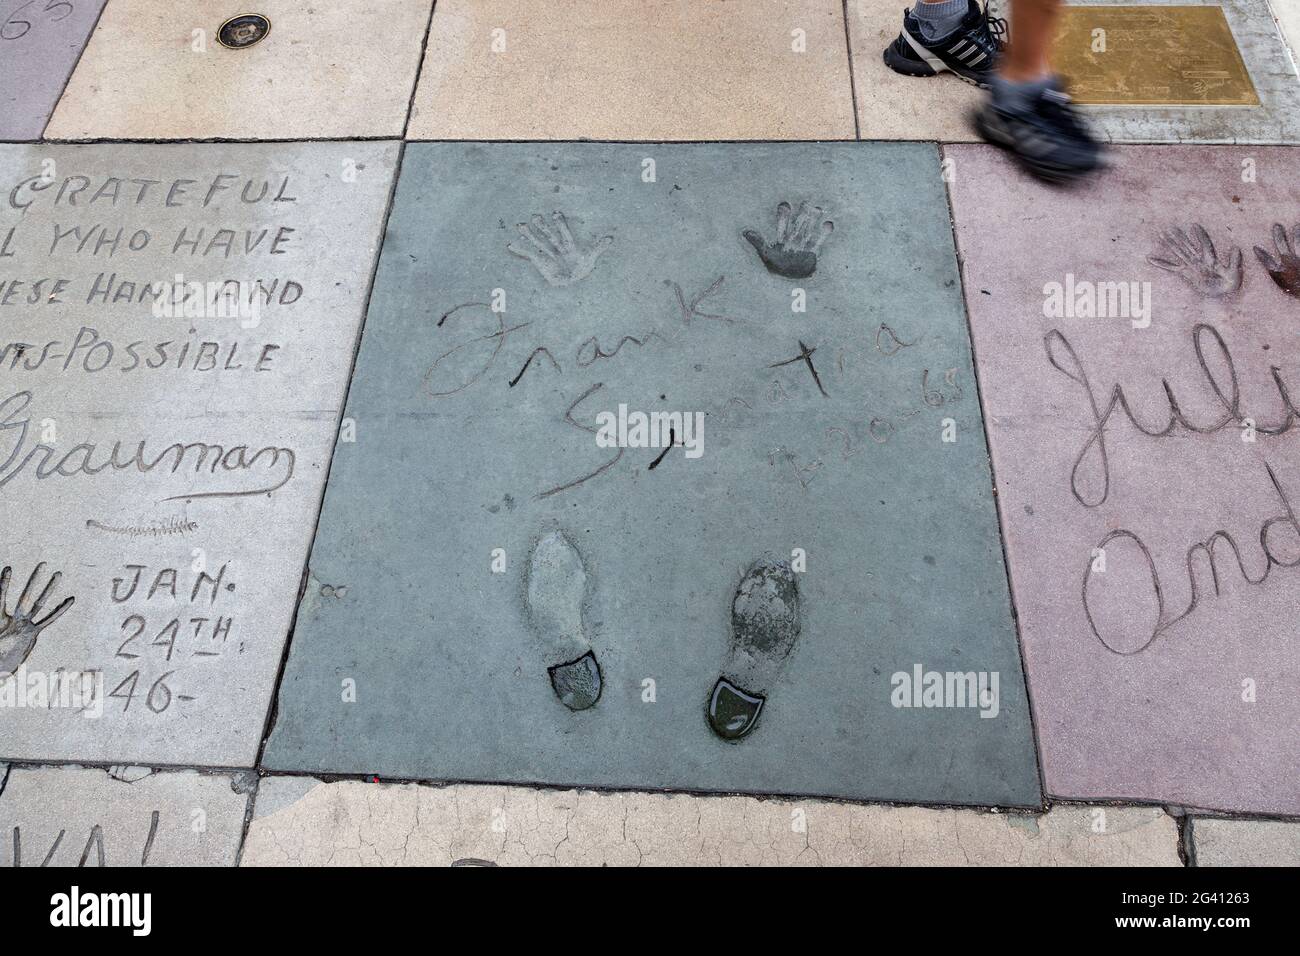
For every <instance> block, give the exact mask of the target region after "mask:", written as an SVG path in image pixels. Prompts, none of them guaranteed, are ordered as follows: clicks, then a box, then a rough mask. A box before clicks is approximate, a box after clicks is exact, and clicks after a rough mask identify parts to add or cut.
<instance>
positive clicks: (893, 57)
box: [885, 0, 1007, 89]
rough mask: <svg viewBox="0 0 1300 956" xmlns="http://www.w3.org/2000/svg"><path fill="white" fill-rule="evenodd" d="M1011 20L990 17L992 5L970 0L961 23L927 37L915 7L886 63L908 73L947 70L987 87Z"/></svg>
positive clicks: (887, 51)
mask: <svg viewBox="0 0 1300 956" xmlns="http://www.w3.org/2000/svg"><path fill="white" fill-rule="evenodd" d="M1006 33H1007V21H1006V20H1004V19H1002V18H1001V17H993V16H989V9H988V6H987V5H985V6H984V7H982V8H981V7H980V5H979V4H978V3H977V2H976V0H970V10H969V11H968V12H967V14H966V19H964V20H962V22H961V25H960V26H958V27H957V29H956V30H954V31H953V32H952V33H950V34H948V36H946V37H939V38H938V39H934V40H927V39H926V38H925V36H924V35H923V34H922V33H921V23H920V21H919V20H917V18H916V17H915V16H914V15H913V14H912V11H911V10H905V11H904V12H903V32H902V33H900V34H899V35H898V39H896V40H895V41H894V42H893V43H891V44H890V45H889V46H887V47H886V48H885V63H886V65H888V67H889V68H890V69H891V70H893V71H894V72H896V73H902V74H904V75H906V76H935V75H936V74H938V73H942V72H943V71H944V70H947V71H949V72H950V73H955V74H956V75H957V76H959V77H961V78H962V79H963V80H965V81H966V82H967V83H972V84H974V85H975V86H978V87H981V88H984V89H987V88H988V85H989V78H990V77H991V76H992V75H993V68H994V66H995V65H996V62H997V58H998V54H1000V53H1001V52H1002V46H1003V43H1004V42H1005V37H1006Z"/></svg>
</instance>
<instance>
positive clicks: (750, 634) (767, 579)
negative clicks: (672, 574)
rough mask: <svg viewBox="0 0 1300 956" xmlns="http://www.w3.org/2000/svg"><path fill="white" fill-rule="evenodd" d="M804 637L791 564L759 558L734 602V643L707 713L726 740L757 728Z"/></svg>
mask: <svg viewBox="0 0 1300 956" xmlns="http://www.w3.org/2000/svg"><path fill="white" fill-rule="evenodd" d="M798 637H799V586H798V584H797V583H796V582H795V572H794V570H793V569H792V568H791V567H790V565H789V563H788V562H785V561H777V560H775V559H773V558H768V557H764V558H760V559H759V560H758V561H755V562H754V563H753V564H752V565H750V567H749V570H748V571H746V572H745V576H744V577H743V578H741V581H740V586H739V587H738V588H737V589H736V594H735V597H734V598H732V601H731V643H730V646H729V647H728V651H727V659H726V662H725V663H724V664H723V667H722V676H720V677H719V678H718V681H717V683H716V684H714V685H713V691H712V692H711V693H710V694H709V701H708V704H707V706H706V708H705V714H706V717H707V718H708V721H709V726H710V727H711V728H713V732H714V733H716V734H717V735H718V736H719V737H721V738H722V739H723V740H727V741H732V742H734V741H738V740H740V739H741V738H742V737H745V736H746V735H748V734H750V733H751V732H752V731H753V730H754V727H755V726H756V725H757V724H758V718H759V715H760V714H761V713H762V710H763V705H764V704H765V703H766V702H767V694H768V692H769V690H770V688H771V686H772V684H773V683H774V682H775V680H776V678H777V676H778V675H779V674H780V672H781V669H782V667H783V666H784V665H785V661H786V658H788V657H789V656H790V652H791V651H792V650H794V642H795V639H796V638H798Z"/></svg>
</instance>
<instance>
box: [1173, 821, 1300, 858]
mask: <svg viewBox="0 0 1300 956" xmlns="http://www.w3.org/2000/svg"><path fill="white" fill-rule="evenodd" d="M1188 833H1189V835H1190V839H1191V844H1192V846H1191V849H1192V858H1193V859H1194V860H1195V861H1196V865H1197V866H1300V822H1291V823H1285V822H1282V821H1280V820H1221V819H1216V818H1214V817H1193V818H1192V820H1191V826H1190V827H1189V830H1188Z"/></svg>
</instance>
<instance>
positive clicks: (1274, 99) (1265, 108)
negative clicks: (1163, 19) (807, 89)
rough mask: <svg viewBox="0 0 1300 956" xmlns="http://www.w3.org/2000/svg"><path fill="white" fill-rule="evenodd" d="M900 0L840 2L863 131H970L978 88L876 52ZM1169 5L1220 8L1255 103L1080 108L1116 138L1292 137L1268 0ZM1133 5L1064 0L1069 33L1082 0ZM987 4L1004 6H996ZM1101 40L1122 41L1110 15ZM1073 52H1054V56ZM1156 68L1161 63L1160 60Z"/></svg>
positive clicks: (1104, 6)
mask: <svg viewBox="0 0 1300 956" xmlns="http://www.w3.org/2000/svg"><path fill="white" fill-rule="evenodd" d="M905 5H906V4H903V3H899V2H897V0H850V2H849V4H848V7H847V9H848V11H849V34H850V38H851V42H852V48H853V70H854V82H855V89H856V93H857V106H858V120H859V126H860V128H861V135H862V138H863V139H915V140H939V141H942V142H967V141H974V140H976V139H978V137H977V136H976V135H975V133H974V131H973V130H972V129H971V128H970V122H969V115H970V112H971V111H972V110H973V109H974V107H975V106H976V105H977V104H978V103H979V102H980V97H981V94H980V93H979V91H978V90H975V89H973V88H972V87H970V86H968V85H967V84H965V83H962V82H961V81H960V80H957V79H956V78H954V77H952V76H950V75H942V74H941V75H940V76H938V77H928V78H914V77H905V76H900V75H898V74H896V73H894V72H893V71H892V70H890V69H889V68H888V67H887V66H885V65H884V63H883V62H882V60H881V52H882V51H883V50H884V48H885V46H886V45H887V44H889V43H891V42H892V41H893V39H894V38H895V37H896V36H897V35H898V31H899V29H900V27H901V25H902V7H903V6H905ZM1176 5H1191V6H1213V7H1220V6H1221V7H1222V11H1223V15H1224V17H1225V18H1226V20H1227V23H1228V27H1229V28H1230V30H1231V32H1232V36H1233V38H1234V39H1235V41H1236V45H1237V47H1238V50H1239V52H1240V55H1241V59H1242V61H1243V62H1244V64H1245V67H1246V70H1247V72H1248V73H1249V78H1250V81H1251V84H1252V85H1253V87H1254V92H1255V94H1256V95H1257V97H1258V99H1259V104H1260V105H1259V106H1235V107H1233V106H1169V107H1161V106H1153V105H1142V106H1132V105H1129V106H1087V107H1084V108H1083V113H1084V115H1085V116H1086V117H1087V119H1088V120H1089V122H1090V123H1091V124H1092V125H1093V127H1094V129H1095V130H1096V131H1097V133H1098V135H1100V136H1102V137H1104V138H1106V139H1108V140H1110V141H1112V142H1116V143H1168V142H1188V143H1262V144H1268V143H1282V144H1287V143H1300V79H1297V75H1296V70H1295V66H1294V64H1293V62H1292V60H1291V58H1290V55H1289V53H1288V51H1287V49H1286V46H1285V44H1284V43H1283V42H1282V39H1281V36H1280V34H1279V33H1278V30H1277V25H1276V23H1275V22H1274V20H1273V17H1272V15H1271V13H1270V12H1269V8H1268V6H1267V3H1266V0H1225V2H1223V3H1221V4H1220V3H1217V2H1216V3H1208V2H1207V3H1196V2H1193V3H1191V4H1183V2H1182V0H1178V3H1176V4H1152V5H1150V6H1152V7H1156V8H1168V7H1170V6H1176ZM1133 6H1134V5H1133V4H1132V3H1131V2H1129V3H1126V2H1124V0H1113V2H1112V0H1101V2H1097V3H1092V4H1077V5H1071V11H1072V19H1071V21H1069V22H1072V23H1073V27H1072V29H1071V30H1070V31H1069V33H1070V35H1086V36H1088V37H1089V38H1091V36H1092V27H1090V26H1089V25H1088V24H1086V23H1084V22H1083V19H1084V13H1083V12H1082V11H1085V10H1087V9H1089V8H1092V7H1096V8H1097V9H1098V25H1100V24H1101V23H1102V22H1103V21H1106V18H1107V17H1108V16H1109V15H1111V12H1112V11H1113V9H1114V8H1115V7H1133ZM994 9H995V10H1000V9H1003V7H1001V6H1000V5H997V4H995V5H994ZM1107 22H1108V21H1107ZM1133 42H1138V41H1136V40H1135V41H1133ZM1107 43H1108V46H1109V48H1110V49H1112V50H1118V51H1123V50H1124V49H1125V48H1126V46H1127V45H1129V44H1127V43H1126V35H1125V34H1124V33H1123V31H1119V32H1118V33H1117V30H1116V27H1115V24H1113V23H1109V32H1108V34H1107ZM1077 59H1078V57H1071V56H1068V55H1066V53H1065V52H1062V53H1058V60H1067V61H1071V62H1073V61H1074V60H1077ZM1094 60H1095V62H1105V63H1106V64H1110V63H1112V62H1113V63H1114V68H1115V69H1116V70H1117V71H1120V72H1123V70H1124V64H1125V63H1126V62H1128V61H1126V60H1122V59H1121V58H1120V57H1116V58H1115V59H1114V60H1113V61H1100V58H1094ZM1167 61H1168V56H1162V57H1160V58H1159V63H1160V64H1167ZM1143 62H1148V61H1143ZM1149 62H1155V61H1149ZM1161 68H1163V69H1167V65H1166V66H1164V67H1161ZM1112 85H1113V84H1112Z"/></svg>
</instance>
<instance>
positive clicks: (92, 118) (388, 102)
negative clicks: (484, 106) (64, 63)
mask: <svg viewBox="0 0 1300 956" xmlns="http://www.w3.org/2000/svg"><path fill="white" fill-rule="evenodd" d="M431 3H432V0H367V2H364V3H363V2H360V0H336V2H333V3H317V4H302V3H297V2H295V0H264V2H261V3H259V4H257V11H256V12H257V13H259V14H261V15H263V16H264V17H266V18H267V19H268V20H269V21H270V24H271V30H270V33H269V34H267V35H266V37H265V39H263V40H261V41H260V42H258V43H256V44H254V45H251V46H247V47H243V48H239V49H231V48H228V47H226V46H223V45H222V44H221V43H219V42H218V39H217V35H218V31H219V29H220V27H221V26H222V24H223V23H224V22H226V21H227V20H228V19H230V17H231V16H232V15H233V14H237V13H240V12H243V11H241V10H239V9H237V8H233V7H227V8H225V9H222V8H220V7H218V8H217V9H214V7H213V4H211V3H207V2H205V0H114V2H113V3H111V4H110V5H109V6H108V8H107V10H106V11H105V13H104V16H103V17H102V18H101V20H100V23H99V27H98V28H97V29H96V30H95V34H94V36H93V37H92V38H91V40H90V44H89V45H88V46H87V48H86V52H85V54H84V55H83V56H82V58H81V62H80V64H78V66H77V69H76V72H74V73H73V75H72V79H71V81H70V82H69V83H68V89H67V92H66V94H65V95H64V97H63V99H62V100H60V102H59V107H58V109H57V110H56V111H55V114H54V117H53V119H52V120H51V121H50V125H49V129H48V130H47V133H46V135H47V137H48V138H50V139H74V140H86V139H250V140H257V139H309V138H311V139H328V138H331V137H333V138H351V137H365V136H369V137H400V136H401V135H402V132H403V130H404V128H405V125H406V112H407V108H408V106H409V103H410V98H411V90H412V89H413V88H414V86H415V76H416V71H417V69H418V66H419V59H420V49H421V47H420V44H421V42H422V41H423V39H424V34H425V30H426V28H427V26H428V22H429V8H430V5H431ZM361 24H364V28H361V27H360V25H361Z"/></svg>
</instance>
